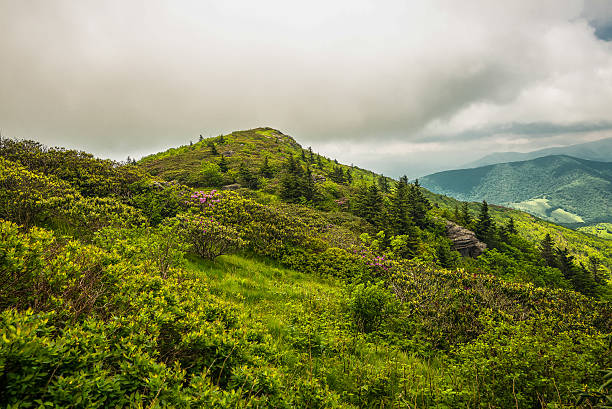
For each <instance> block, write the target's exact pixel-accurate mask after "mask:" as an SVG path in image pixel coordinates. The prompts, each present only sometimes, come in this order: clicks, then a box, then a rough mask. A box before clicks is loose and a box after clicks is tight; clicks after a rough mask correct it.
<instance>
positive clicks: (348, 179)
mask: <svg viewBox="0 0 612 409" xmlns="http://www.w3.org/2000/svg"><path fill="white" fill-rule="evenodd" d="M344 179H346V184H347V185H350V184H351V183H353V174H352V173H351V171H350V169H348V168H347V169H346V176H345V177H344Z"/></svg>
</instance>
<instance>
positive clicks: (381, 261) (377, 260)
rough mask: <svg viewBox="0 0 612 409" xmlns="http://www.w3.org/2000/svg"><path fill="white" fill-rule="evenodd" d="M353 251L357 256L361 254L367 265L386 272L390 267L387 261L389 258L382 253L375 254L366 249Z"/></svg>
mask: <svg viewBox="0 0 612 409" xmlns="http://www.w3.org/2000/svg"><path fill="white" fill-rule="evenodd" d="M353 253H354V254H357V255H358V256H361V258H362V259H363V260H364V261H365V264H366V265H367V266H370V267H374V268H378V269H381V270H383V271H385V272H388V271H389V270H390V269H391V267H390V266H389V264H388V263H387V262H388V261H389V260H388V259H387V258H386V257H385V256H384V255H383V256H375V255H373V254H372V253H370V252H369V251H367V250H366V249H361V251H358V250H357V249H354V250H353Z"/></svg>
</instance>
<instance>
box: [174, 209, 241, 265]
mask: <svg viewBox="0 0 612 409" xmlns="http://www.w3.org/2000/svg"><path fill="white" fill-rule="evenodd" d="M179 220H180V228H181V232H182V234H183V235H184V239H185V241H186V242H187V243H189V245H190V246H191V247H190V248H191V249H192V250H193V252H195V253H196V254H197V255H199V256H200V257H203V258H205V259H209V260H213V259H214V258H215V257H218V256H220V255H222V254H229V253H231V252H234V251H237V250H238V249H240V248H242V247H244V246H245V245H246V242H245V241H244V240H243V239H242V238H241V237H240V235H239V233H238V231H237V230H236V229H234V228H233V227H230V226H224V225H223V224H221V223H219V222H217V221H216V220H214V219H213V218H208V217H204V216H192V215H184V216H179Z"/></svg>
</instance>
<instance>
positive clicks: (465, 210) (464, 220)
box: [459, 202, 472, 227]
mask: <svg viewBox="0 0 612 409" xmlns="http://www.w3.org/2000/svg"><path fill="white" fill-rule="evenodd" d="M459 220H460V221H461V224H462V225H464V226H465V227H469V226H470V224H472V216H471V215H470V208H469V207H468V204H467V202H463V203H461V218H460V219H459Z"/></svg>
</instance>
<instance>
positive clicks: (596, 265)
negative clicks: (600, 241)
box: [588, 256, 607, 286]
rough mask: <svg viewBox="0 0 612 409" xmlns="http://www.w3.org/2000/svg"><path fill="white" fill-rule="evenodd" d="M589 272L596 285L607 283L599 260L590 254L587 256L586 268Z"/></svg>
mask: <svg viewBox="0 0 612 409" xmlns="http://www.w3.org/2000/svg"><path fill="white" fill-rule="evenodd" d="M588 271H589V273H590V274H591V276H592V277H593V279H594V280H595V282H596V283H597V284H598V285H602V286H603V285H606V283H607V277H606V276H607V274H606V271H605V270H604V268H603V266H602V264H601V260H600V259H599V258H597V257H595V256H590V257H589V268H588Z"/></svg>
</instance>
